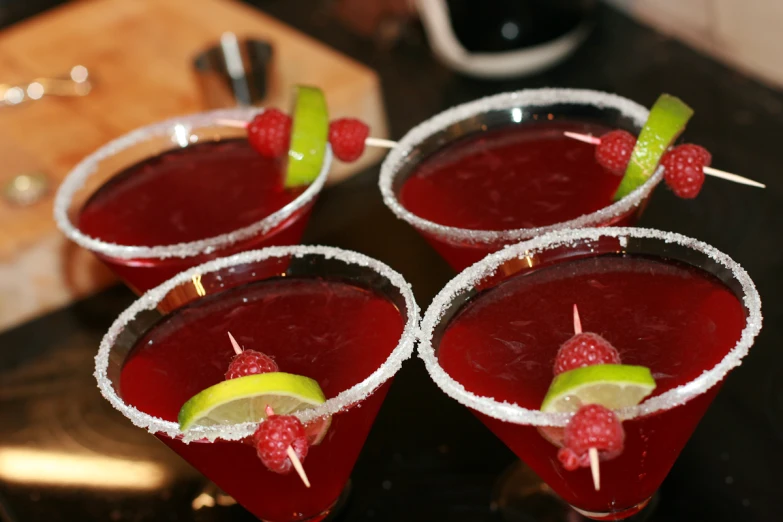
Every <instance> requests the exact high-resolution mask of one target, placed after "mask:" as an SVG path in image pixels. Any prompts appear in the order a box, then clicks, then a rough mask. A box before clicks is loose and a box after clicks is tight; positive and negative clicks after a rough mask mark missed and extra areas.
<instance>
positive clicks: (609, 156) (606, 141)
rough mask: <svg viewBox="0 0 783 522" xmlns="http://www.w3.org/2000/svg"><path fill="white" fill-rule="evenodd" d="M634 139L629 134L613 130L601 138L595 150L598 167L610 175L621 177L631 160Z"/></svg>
mask: <svg viewBox="0 0 783 522" xmlns="http://www.w3.org/2000/svg"><path fill="white" fill-rule="evenodd" d="M635 145H636V138H635V137H634V136H633V134H631V133H630V132H626V131H624V130H613V131H611V132H607V133H606V134H604V135H603V136H601V143H599V144H598V146H597V147H596V148H595V159H596V161H597V162H598V164H599V165H601V166H602V167H604V168H605V169H607V170H608V171H609V172H611V173H612V174H617V175H618V176H622V175H623V174H625V169H626V167H627V166H628V160H630V159H631V152H633V148H634V146H635Z"/></svg>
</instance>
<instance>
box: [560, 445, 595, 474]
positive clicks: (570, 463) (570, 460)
mask: <svg viewBox="0 0 783 522" xmlns="http://www.w3.org/2000/svg"><path fill="white" fill-rule="evenodd" d="M557 460H559V461H560V464H562V465H563V467H564V468H565V469H567V470H568V471H574V470H575V469H579V468H589V467H590V455H589V454H587V453H585V454H584V455H577V454H576V452H575V451H574V450H572V449H571V448H560V449H559V450H557Z"/></svg>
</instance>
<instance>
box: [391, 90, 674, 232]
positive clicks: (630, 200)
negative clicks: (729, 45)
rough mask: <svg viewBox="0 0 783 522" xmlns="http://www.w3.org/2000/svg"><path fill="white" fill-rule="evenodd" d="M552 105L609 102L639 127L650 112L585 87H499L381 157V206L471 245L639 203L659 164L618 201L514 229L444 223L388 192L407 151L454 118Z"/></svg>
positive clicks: (591, 220) (594, 218)
mask: <svg viewBox="0 0 783 522" xmlns="http://www.w3.org/2000/svg"><path fill="white" fill-rule="evenodd" d="M558 104H583V105H594V106H596V107H599V108H603V107H613V108H616V109H617V110H619V111H620V113H621V114H623V116H626V117H628V118H631V119H632V120H633V121H634V122H635V123H636V124H637V125H638V126H639V127H640V128H641V127H642V126H644V123H645V122H646V121H647V116H648V115H649V113H650V111H649V110H648V109H647V108H646V107H643V106H642V105H639V104H638V103H636V102H634V101H632V100H629V99H627V98H623V97H621V96H618V95H616V94H611V93H607V92H602V91H592V90H587V89H554V88H545V89H525V90H521V91H515V92H505V93H502V94H497V95H494V96H488V97H486V98H480V99H478V100H474V101H471V102H468V103H464V104H462V105H457V106H455V107H452V108H450V109H447V110H445V111H443V112H441V113H439V114H437V115H435V116H433V117H432V118H430V119H429V120H426V121H424V122H422V123H420V124H419V125H417V126H416V127H414V128H412V129H411V130H410V131H408V133H407V134H406V135H405V136H403V138H402V139H401V140H400V141H399V142H398V143H397V146H396V147H394V148H393V149H392V150H391V152H389V154H388V155H387V156H386V159H385V160H384V161H383V164H382V165H381V174H380V179H379V181H378V184H379V186H380V188H381V193H382V194H383V201H384V203H386V206H387V207H389V208H390V209H391V210H392V212H394V214H395V215H396V216H397V217H398V218H400V219H402V220H404V221H407V222H408V223H410V224H411V225H412V226H414V227H416V228H417V229H419V230H421V231H423V232H426V233H429V234H432V235H435V236H437V237H439V238H444V239H446V240H449V241H452V242H469V243H474V244H487V243H497V242H513V241H522V240H524V239H530V238H532V237H536V236H540V235H542V234H545V233H547V232H551V231H554V230H560V229H565V228H582V227H589V226H596V225H600V224H601V223H607V222H610V221H611V220H612V219H614V218H617V217H618V216H622V215H623V214H625V213H627V212H629V211H631V210H632V209H634V208H636V207H637V206H639V204H640V203H641V202H642V201H643V200H644V199H645V198H646V197H647V196H649V195H650V193H651V192H652V191H653V189H654V188H655V186H656V185H657V184H658V183H659V182H660V181H661V179H662V178H663V169H660V168H659V169H658V170H656V171H655V173H654V174H653V175H652V176H650V178H649V179H648V180H647V181H645V182H644V183H643V184H642V185H640V186H639V187H637V188H636V189H635V190H634V191H633V192H631V193H630V194H628V195H627V196H625V197H624V198H622V199H621V200H620V201H617V202H615V203H612V204H611V205H609V206H608V207H604V208H602V209H600V210H597V211H595V212H592V213H590V214H585V215H583V216H579V217H577V218H574V219H571V220H569V221H563V222H561V223H556V224H554V225H547V226H545V227H535V228H516V229H509V230H473V229H467V228H457V227H450V226H446V225H441V224H438V223H435V222H434V221H429V220H427V219H424V218H422V217H420V216H417V215H416V214H414V213H413V212H411V211H409V210H408V209H406V208H405V207H404V206H402V204H401V203H400V202H399V200H398V199H397V195H396V194H395V193H394V189H393V184H394V178H395V177H396V176H397V173H398V172H399V167H400V166H401V165H402V164H403V163H404V162H405V160H406V158H407V156H408V155H409V154H410V152H411V150H413V149H414V148H416V146H417V145H418V144H419V143H421V142H422V141H423V140H425V139H427V138H428V137H430V136H431V135H433V134H435V133H436V132H438V131H440V130H443V129H444V128H446V127H448V126H450V125H453V124H455V123H457V122H460V121H464V120H465V119H467V118H470V117H472V116H475V115H477V114H482V113H485V112H488V111H491V110H502V109H510V108H513V107H540V106H546V105H558Z"/></svg>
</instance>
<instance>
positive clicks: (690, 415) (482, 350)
mask: <svg viewBox="0 0 783 522" xmlns="http://www.w3.org/2000/svg"><path fill="white" fill-rule="evenodd" d="M574 304H578V305H579V309H580V314H581V315H582V324H583V326H585V328H586V329H587V330H590V331H595V332H598V333H600V334H601V335H603V336H605V337H606V338H607V339H609V340H610V341H611V342H612V343H613V344H614V345H615V347H617V349H618V350H619V351H620V355H621V357H622V360H623V363H625V364H636V365H642V366H647V367H648V368H650V370H651V372H652V374H653V376H654V377H655V379H656V381H657V388H656V390H655V392H654V394H653V396H652V397H651V398H649V399H647V400H646V401H644V402H643V403H642V404H641V405H639V406H635V407H632V408H628V409H625V410H620V411H618V412H617V413H618V415H619V416H620V418H621V419H622V420H623V426H624V429H625V446H624V450H623V452H622V453H621V454H620V455H619V456H618V457H616V458H614V459H612V460H608V461H606V462H602V463H601V489H600V491H596V490H595V488H594V486H593V482H592V478H591V475H590V470H589V469H586V468H581V469H579V470H576V471H566V470H565V469H563V468H562V466H561V464H560V463H559V461H558V458H557V455H556V454H557V450H558V447H559V445H560V444H561V442H562V432H561V431H560V429H561V427H563V426H565V425H566V424H567V422H568V420H569V419H570V416H571V414H570V413H543V412H541V411H539V410H538V408H539V407H540V404H541V400H542V399H543V396H544V395H545V393H546V391H547V389H548V387H549V384H550V383H551V380H552V367H553V362H554V358H555V354H556V352H557V350H558V348H559V346H560V344H561V343H562V342H564V341H565V340H567V339H568V338H569V337H570V336H571V335H572V334H573V327H572V324H571V313H570V312H571V308H572V307H573V305H574ZM760 306H761V304H760V299H759V295H758V293H757V292H756V289H755V287H754V285H753V282H752V281H751V280H750V278H749V277H748V275H747V273H746V272H745V271H744V270H743V269H742V268H741V267H740V266H739V265H737V264H736V263H735V262H734V261H732V260H731V259H730V258H729V257H728V256H726V255H725V254H722V253H720V252H718V251H717V250H715V249H713V248H712V247H710V246H708V245H706V244H704V243H700V242H698V241H696V240H693V239H689V238H686V237H684V236H680V235H677V234H671V233H663V232H658V231H654V230H646V229H635V228H611V227H607V228H595V229H589V228H588V229H582V230H564V231H558V232H553V233H551V234H547V235H545V236H541V237H539V238H536V239H533V240H530V241H527V242H523V243H520V244H517V245H513V246H511V247H508V248H507V249H505V250H503V251H501V252H498V253H496V254H493V255H491V256H488V257H487V258H486V259H484V260H483V261H481V262H479V263H477V264H475V265H473V266H471V267H470V268H469V269H467V270H465V271H464V272H462V273H461V274H459V275H458V276H457V277H456V278H455V279H453V280H452V281H451V282H450V283H449V284H447V285H446V287H445V288H444V289H443V290H442V291H441V292H440V293H439V294H438V296H436V298H435V299H434V300H433V303H432V305H431V306H430V308H429V309H428V310H427V312H426V314H425V317H424V320H423V324H422V333H421V335H422V339H421V342H420V345H419V350H420V354H421V357H422V358H423V359H424V361H425V364H426V366H427V369H428V371H429V373H430V375H431V377H432V378H433V380H434V381H435V383H436V384H437V385H438V386H439V387H440V388H441V389H442V390H443V391H444V392H445V393H446V394H448V395H449V396H451V397H452V398H454V399H456V400H458V401H459V402H461V403H462V404H464V405H466V406H467V407H469V408H471V409H472V410H473V412H474V413H475V414H476V415H477V416H478V417H479V418H480V419H481V420H482V421H483V422H484V423H485V425H486V426H487V427H488V428H489V429H491V430H492V431H493V432H494V433H495V434H496V435H497V436H498V437H500V438H501V439H502V440H503V441H504V442H505V443H506V444H507V445H508V447H509V448H510V449H511V450H512V451H514V452H515V453H516V454H517V456H519V457H520V458H521V459H522V460H523V461H524V462H525V463H526V464H527V465H528V466H530V468H531V469H532V470H533V471H534V472H535V473H536V474H537V475H538V476H540V477H541V478H542V479H543V480H544V481H545V482H546V483H547V485H548V486H549V487H551V488H552V490H553V491H554V492H555V493H556V494H557V495H559V496H560V497H561V498H563V499H564V500H565V501H566V502H568V503H569V504H570V505H572V506H573V507H574V508H576V509H577V510H578V511H579V512H581V513H582V514H583V515H586V516H588V517H590V518H594V519H596V520H619V519H624V518H627V517H631V516H633V515H635V514H636V513H637V512H639V511H641V510H643V509H644V507H645V506H646V505H647V503H648V502H649V499H650V498H651V497H652V496H653V495H654V493H655V491H656V490H657V488H658V487H659V486H660V484H661V482H662V481H663V479H664V478H665V476H666V475H667V473H668V471H669V469H670V468H671V466H672V465H673V464H674V461H675V459H676V458H677V456H678V454H679V453H680V451H681V450H682V448H683V446H684V445H685V443H686V442H687V441H688V438H689V437H690V435H691V433H692V432H693V430H694V428H695V427H696V425H697V424H698V422H699V420H700V419H701V417H702V415H703V414H704V411H705V410H706V409H707V407H708V406H709V405H710V402H711V401H712V399H713V398H714V396H715V395H716V393H717V392H718V390H719V388H720V384H721V383H722V382H723V379H724V378H725V377H726V375H727V374H728V372H729V371H730V370H731V369H732V368H734V367H735V366H737V365H738V364H740V362H741V359H742V358H743V357H744V356H745V355H746V354H747V352H748V350H749V349H750V347H751V345H752V343H753V340H754V338H755V336H756V335H757V333H758V331H759V330H760V328H761V312H760ZM561 311H562V313H560V312H561ZM517 476H518V475H514V474H512V475H511V476H510V479H509V480H511V481H512V482H511V483H503V484H501V485H500V487H499V491H500V492H501V493H502V494H503V495H505V497H504V498H500V499H498V500H497V505H498V507H500V508H501V509H502V508H504V507H508V506H513V507H514V509H516V510H518V511H521V510H523V509H524V504H523V503H519V502H515V501H514V500H513V498H512V499H509V497H513V496H514V495H516V496H523V495H522V493H519V489H520V487H523V486H519V485H516V484H514V483H513V480H514V477H517ZM507 478H509V477H507ZM539 493H540V490H539V492H537V493H536V495H537V496H539V495H538V494H539ZM538 502H539V505H538V507H539V508H540V499H538ZM563 516H566V515H565V514H564V515H563ZM561 520H564V519H561Z"/></svg>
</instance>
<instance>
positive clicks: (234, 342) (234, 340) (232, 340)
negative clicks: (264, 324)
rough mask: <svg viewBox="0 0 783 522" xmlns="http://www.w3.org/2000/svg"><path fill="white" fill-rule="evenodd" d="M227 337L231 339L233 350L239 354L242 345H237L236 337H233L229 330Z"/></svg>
mask: <svg viewBox="0 0 783 522" xmlns="http://www.w3.org/2000/svg"><path fill="white" fill-rule="evenodd" d="M228 338H229V339H231V346H233V347H234V351H235V352H236V353H237V355H240V354H241V353H242V352H243V350H242V347H241V346H239V343H238V342H237V340H236V339H234V336H233V335H231V332H228Z"/></svg>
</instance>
